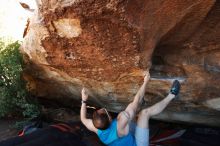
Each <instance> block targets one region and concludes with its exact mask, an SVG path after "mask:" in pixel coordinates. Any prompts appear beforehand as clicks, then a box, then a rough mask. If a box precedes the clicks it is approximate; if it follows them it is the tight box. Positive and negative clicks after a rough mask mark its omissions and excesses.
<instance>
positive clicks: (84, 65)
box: [21, 0, 220, 125]
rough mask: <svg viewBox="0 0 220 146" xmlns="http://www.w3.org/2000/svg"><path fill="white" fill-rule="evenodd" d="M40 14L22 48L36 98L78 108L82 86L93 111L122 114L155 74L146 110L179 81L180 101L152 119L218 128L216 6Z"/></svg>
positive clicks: (54, 2) (102, 0)
mask: <svg viewBox="0 0 220 146" xmlns="http://www.w3.org/2000/svg"><path fill="white" fill-rule="evenodd" d="M38 6H39V9H38V10H36V11H35V13H36V14H35V15H34V17H33V18H31V20H30V25H29V27H28V32H27V35H26V36H25V41H24V43H23V45H22V47H21V50H22V52H23V54H24V57H25V60H26V66H25V72H24V77H25V79H26V80H27V81H28V87H29V90H30V91H31V93H32V94H33V95H36V96H37V97H39V98H41V99H49V100H50V101H51V102H56V101H58V102H59V103H60V104H61V103H62V105H66V106H73V105H77V102H79V101H80V90H81V88H82V86H85V87H87V88H88V89H89V93H90V96H91V97H90V103H91V104H93V105H95V106H99V107H103V106H104V107H106V108H107V109H109V110H111V111H116V112H118V111H120V110H122V109H124V108H125V107H126V105H127V104H128V103H129V102H130V101H132V99H133V96H134V95H135V93H136V92H137V90H138V88H139V87H140V85H141V83H142V82H143V72H144V71H145V70H147V69H149V68H151V77H152V78H151V81H150V82H149V85H148V88H147V92H146V97H145V100H146V103H147V104H146V105H145V106H148V105H151V104H153V103H155V102H157V101H159V100H161V99H162V98H164V97H165V96H166V94H167V92H168V90H169V88H170V85H171V83H172V81H173V80H174V79H179V80H180V81H181V83H182V90H181V93H180V99H179V100H176V101H173V102H172V103H171V104H170V106H169V107H168V108H167V109H166V111H165V112H163V113H162V114H160V115H158V116H157V117H155V118H159V119H164V120H178V121H186V122H197V123H205V124H210V125H220V113H219V105H220V102H219V98H220V84H219V83H220V44H219V42H220V29H219V28H220V2H219V1H214V0H194V1H191V0H185V1H182V0H160V1H159V0H75V1H72V0H51V1H48V0H39V1H38ZM73 100H75V102H76V104H73V103H74V102H73ZM198 119H199V120H198Z"/></svg>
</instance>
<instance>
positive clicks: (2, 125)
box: [0, 119, 18, 141]
mask: <svg viewBox="0 0 220 146" xmlns="http://www.w3.org/2000/svg"><path fill="white" fill-rule="evenodd" d="M13 124H15V121H12V120H2V119H1V120H0V141H2V140H5V139H7V138H10V137H13V136H16V135H17V133H18V130H16V129H14V128H12V125H13Z"/></svg>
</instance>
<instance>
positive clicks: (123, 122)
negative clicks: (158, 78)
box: [118, 71, 150, 129]
mask: <svg viewBox="0 0 220 146" xmlns="http://www.w3.org/2000/svg"><path fill="white" fill-rule="evenodd" d="M149 79H150V74H149V72H148V71H147V72H146V73H145V77H144V83H143V84H142V86H141V87H140V89H139V90H138V92H137V94H136V95H135V97H134V100H133V101H132V102H131V103H130V104H129V105H128V106H127V108H126V109H125V111H122V112H121V113H120V114H119V115H118V128H119V129H126V126H128V122H129V121H131V120H132V119H133V118H134V117H135V115H136V111H137V109H138V106H139V105H140V103H141V101H142V100H143V97H144V94H145V89H146V86H147V83H148V81H149Z"/></svg>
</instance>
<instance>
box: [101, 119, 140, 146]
mask: <svg viewBox="0 0 220 146" xmlns="http://www.w3.org/2000/svg"><path fill="white" fill-rule="evenodd" d="M97 134H98V137H99V139H100V140H101V141H102V142H103V143H104V144H106V145H108V146H136V143H135V138H134V136H133V135H132V134H131V133H129V134H128V135H126V136H123V137H118V134H117V120H116V119H114V120H113V121H112V123H111V125H110V126H109V128H108V129H106V130H100V129H98V132H97Z"/></svg>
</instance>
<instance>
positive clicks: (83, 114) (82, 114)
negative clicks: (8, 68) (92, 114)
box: [80, 88, 98, 133]
mask: <svg viewBox="0 0 220 146" xmlns="http://www.w3.org/2000/svg"><path fill="white" fill-rule="evenodd" d="M87 99H88V94H87V93H86V91H85V89H84V88H83V89H82V106H81V110H80V119H81V121H82V123H83V125H85V126H86V128H88V129H89V130H90V131H93V132H95V133H97V131H98V129H97V128H95V126H94V125H93V122H92V119H88V118H87V117H86V114H87V109H86V101H87Z"/></svg>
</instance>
